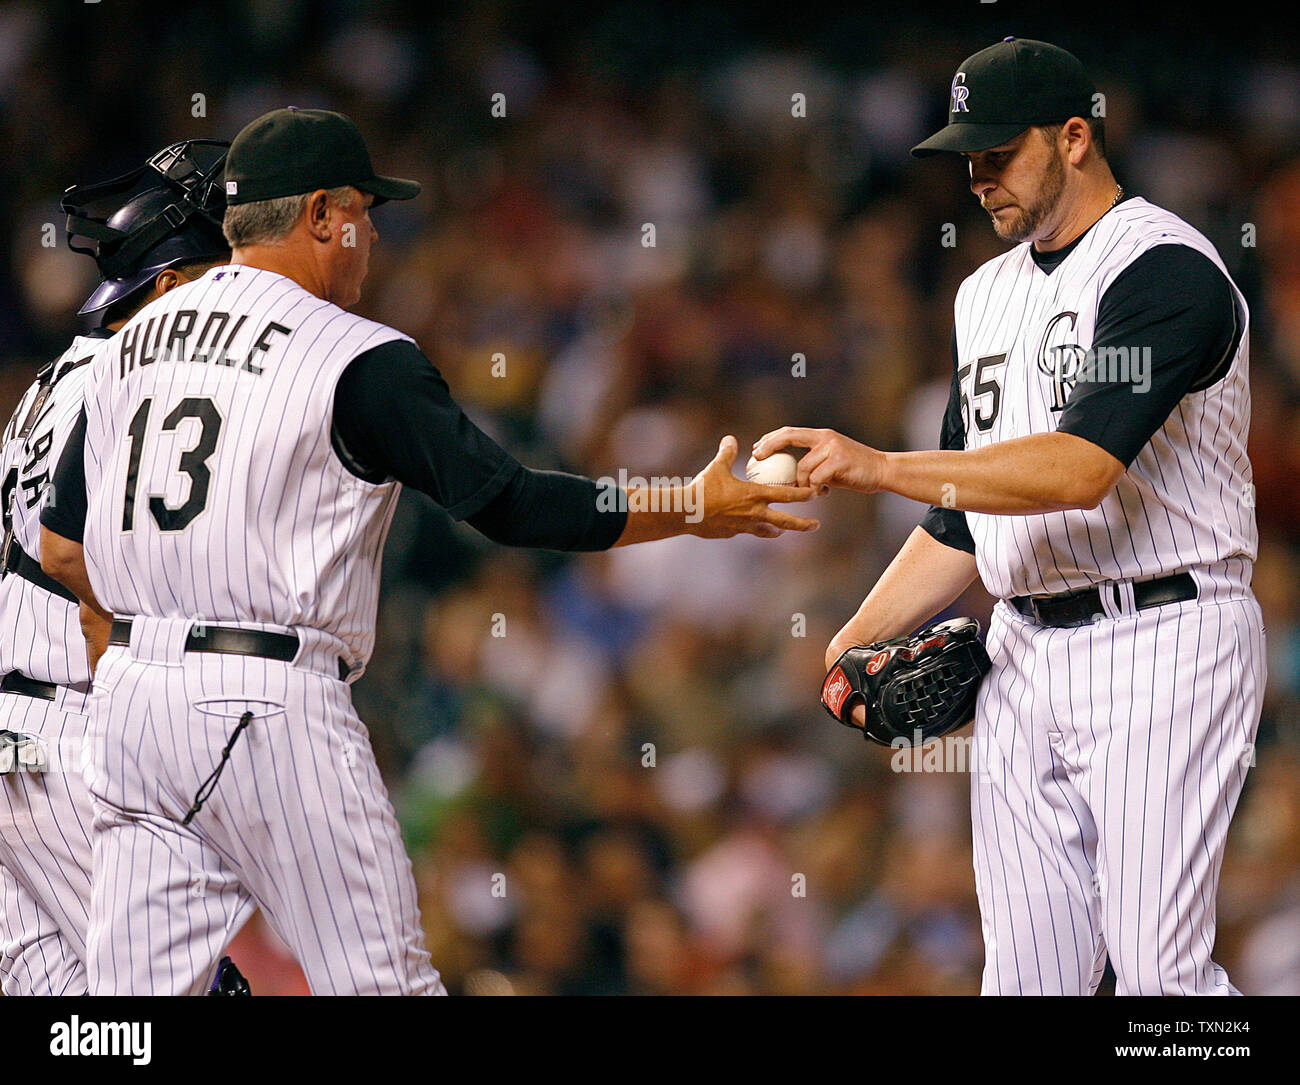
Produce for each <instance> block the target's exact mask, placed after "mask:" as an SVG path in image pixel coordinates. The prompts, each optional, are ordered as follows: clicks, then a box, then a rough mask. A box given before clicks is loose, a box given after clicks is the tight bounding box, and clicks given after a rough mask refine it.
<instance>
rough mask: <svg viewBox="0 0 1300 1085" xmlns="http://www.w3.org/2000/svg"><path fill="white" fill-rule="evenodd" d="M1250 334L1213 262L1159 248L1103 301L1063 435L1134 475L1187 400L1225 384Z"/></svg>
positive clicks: (1177, 248) (1185, 250)
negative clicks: (1082, 441)
mask: <svg viewBox="0 0 1300 1085" xmlns="http://www.w3.org/2000/svg"><path fill="white" fill-rule="evenodd" d="M1242 329H1243V321H1242V319H1241V314H1240V313H1239V312H1238V309H1237V299H1236V296H1235V294H1234V293H1233V290H1232V286H1231V284H1230V283H1229V282H1228V279H1227V276H1225V275H1224V274H1223V272H1222V271H1220V270H1219V268H1218V267H1217V266H1216V265H1215V263H1214V262H1213V261H1212V260H1210V259H1209V257H1207V256H1205V255H1204V254H1203V253H1200V252H1197V251H1196V250H1195V249H1193V248H1191V247H1189V246H1187V245H1179V244H1170V245H1157V246H1156V247H1155V248H1152V249H1149V250H1148V251H1147V252H1145V253H1143V254H1142V255H1141V256H1139V257H1138V258H1137V259H1136V260H1134V261H1133V262H1132V263H1131V264H1129V266H1128V267H1126V268H1125V269H1124V270H1123V271H1122V272H1121V273H1120V274H1119V275H1118V276H1117V277H1116V279H1115V281H1114V282H1113V283H1111V285H1110V286H1109V287H1108V288H1107V289H1106V292H1105V293H1104V294H1102V296H1101V300H1100V302H1099V303H1098V306H1097V326H1096V329H1095V332H1094V335H1093V344H1092V358H1093V361H1092V362H1091V363H1085V372H1086V376H1087V379H1083V380H1079V381H1077V382H1076V383H1075V385H1074V388H1073V389H1072V391H1071V393H1070V398H1069V399H1068V400H1067V401H1066V404H1065V409H1064V410H1063V411H1062V412H1061V420H1060V423H1059V425H1058V427H1057V428H1058V429H1059V430H1060V432H1062V433H1072V434H1074V435H1075V436H1077V437H1083V438H1085V439H1086V440H1089V441H1091V442H1092V443H1093V444H1095V445H1098V446H1099V447H1101V448H1103V449H1105V450H1106V451H1107V452H1109V453H1110V454H1111V455H1112V456H1114V457H1115V458H1116V459H1117V460H1119V461H1120V462H1121V463H1123V464H1124V466H1125V467H1127V466H1129V465H1130V464H1131V463H1132V462H1133V461H1134V460H1135V459H1136V458H1137V455H1138V453H1139V452H1141V451H1142V448H1143V447H1144V446H1145V445H1146V443H1147V442H1148V441H1150V440H1151V438H1152V436H1153V435H1154V434H1155V432H1156V431H1157V430H1158V429H1160V427H1161V426H1163V425H1164V424H1165V420H1166V419H1168V417H1169V415H1170V413H1171V412H1172V411H1173V410H1174V408H1175V407H1176V406H1177V405H1178V401H1179V400H1180V399H1182V398H1183V396H1185V395H1187V394H1188V393H1189V392H1196V391H1200V390H1202V389H1204V388H1208V387H1210V386H1211V385H1213V384H1214V383H1216V382H1217V381H1219V380H1221V379H1222V378H1223V376H1224V374H1225V373H1226V372H1227V370H1228V366H1229V365H1230V364H1231V362H1232V357H1233V355H1234V354H1235V353H1236V350H1237V345H1238V344H1239V343H1240V341H1241V335H1242ZM1103 348H1110V350H1111V352H1112V353H1110V355H1109V359H1108V357H1107V353H1106V351H1105V350H1104V349H1103ZM1115 348H1123V349H1122V350H1118V349H1115ZM1148 352H1149V353H1148Z"/></svg>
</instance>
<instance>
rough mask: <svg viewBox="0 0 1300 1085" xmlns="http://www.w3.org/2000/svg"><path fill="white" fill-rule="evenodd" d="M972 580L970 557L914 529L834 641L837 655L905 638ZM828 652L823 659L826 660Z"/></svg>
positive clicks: (973, 566)
mask: <svg viewBox="0 0 1300 1085" xmlns="http://www.w3.org/2000/svg"><path fill="white" fill-rule="evenodd" d="M975 577H976V568H975V555H974V554H968V553H966V551H964V550H957V549H955V548H953V547H951V546H948V545H946V544H944V543H941V542H939V541H938V540H937V539H935V538H934V537H933V536H932V535H931V534H930V533H929V532H928V531H926V530H925V528H923V527H918V528H916V529H915V530H914V531H913V532H912V534H911V535H910V536H908V539H907V542H905V543H904V544H903V546H902V549H900V550H899V551H898V555H897V556H896V557H895V558H894V560H893V561H892V562H890V564H889V568H887V569H886V570H885V571H884V573H882V574H881V576H880V579H879V580H877V581H876V585H875V587H873V588H872V589H871V592H870V593H869V594H868V595H867V597H866V599H864V600H863V601H862V605H861V606H860V607H858V610H857V613H856V614H854V615H853V617H852V618H850V619H849V620H848V621H847V622H846V623H845V624H844V628H843V629H841V630H840V631H839V633H837V634H836V635H835V638H834V640H833V641H832V645H833V646H838V647H839V651H836V652H835V655H837V656H838V655H839V652H840V651H843V650H844V648H848V647H850V646H851V645H854V644H870V643H872V642H874V641H878V640H885V639H887V638H890V637H901V636H903V635H904V634H906V633H910V632H911V631H912V630H913V629H915V628H916V627H917V626H919V625H921V624H923V623H924V622H925V621H926V620H927V619H929V618H932V617H934V615H936V614H938V613H939V612H940V611H942V610H943V609H944V608H945V607H947V606H949V605H950V604H951V603H952V602H953V601H954V600H955V599H956V598H957V597H958V596H959V595H961V593H962V592H964V591H965V590H966V589H967V588H968V587H970V585H971V582H972V581H974V579H975ZM829 651H830V650H829V649H828V654H829Z"/></svg>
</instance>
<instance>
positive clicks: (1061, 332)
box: [955, 197, 1258, 599]
mask: <svg viewBox="0 0 1300 1085" xmlns="http://www.w3.org/2000/svg"><path fill="white" fill-rule="evenodd" d="M1162 244H1164V245H1167V244H1182V245H1188V246H1190V247H1191V248H1193V249H1196V250H1197V251H1198V252H1201V253H1203V254H1204V255H1205V256H1207V257H1208V258H1209V259H1210V260H1212V261H1213V262H1214V263H1215V264H1216V265H1217V266H1218V267H1219V268H1220V270H1222V271H1223V273H1224V274H1225V275H1227V269H1226V268H1225V267H1224V265H1223V261H1222V260H1221V259H1220V258H1219V254H1218V253H1217V252H1216V251H1215V248H1214V246H1213V245H1212V244H1211V243H1210V242H1209V241H1208V240H1207V239H1206V238H1205V237H1204V236H1203V235H1201V234H1200V233H1199V232H1198V231H1196V230H1195V229H1193V228H1192V227H1191V226H1189V225H1188V224H1187V223H1185V222H1184V221H1182V219H1180V218H1178V217H1177V216H1176V215H1174V214H1172V213H1170V212H1169V211H1166V210H1164V209H1162V208H1159V207H1156V206H1155V205H1153V204H1151V203H1149V202H1147V201H1146V200H1144V199H1140V198H1137V197H1133V198H1130V199H1128V200H1126V201H1124V202H1123V203H1120V204H1118V205H1117V206H1116V207H1114V208H1112V209H1111V210H1110V211H1108V212H1107V213H1106V214H1105V215H1104V216H1103V217H1102V218H1101V220H1100V221H1098V222H1097V223H1096V224H1095V225H1094V226H1093V227H1092V228H1091V229H1090V230H1089V231H1088V232H1087V233H1086V234H1084V236H1083V238H1082V240H1081V241H1080V242H1079V244H1078V246H1077V247H1076V248H1075V249H1074V251H1072V252H1071V253H1069V255H1067V256H1066V258H1065V259H1064V260H1063V261H1062V262H1061V263H1060V265H1058V266H1057V267H1056V269H1055V270H1054V271H1053V272H1052V274H1050V275H1048V274H1045V273H1044V272H1043V271H1042V270H1040V269H1039V268H1038V266H1037V265H1036V264H1035V263H1034V261H1033V259H1032V257H1031V255H1030V249H1031V245H1030V243H1029V242H1026V243H1023V244H1020V245H1017V246H1016V247H1015V248H1014V249H1012V250H1010V251H1009V252H1007V253H1004V254H1003V255H1001V256H999V257H997V258H996V259H993V260H990V261H989V262H988V263H986V264H984V265H983V266H982V267H981V268H980V269H979V270H978V271H976V272H975V273H974V274H973V275H971V276H970V277H969V278H968V279H966V281H965V282H963V283H962V285H961V287H960V288H959V289H958V291H957V300H956V307H955V308H956V333H957V363H958V374H959V377H960V382H961V394H962V398H963V400H964V401H965V402H966V404H967V406H966V408H965V409H964V410H963V416H964V425H965V440H966V447H967V448H968V449H973V448H980V447H983V446H985V445H989V444H993V443H994V442H997V441H1005V440H1009V439H1012V438H1015V437H1024V436H1027V435H1029V434H1034V433H1047V432H1051V431H1053V430H1055V429H1056V427H1057V424H1058V422H1059V420H1060V410H1059V406H1060V403H1061V395H1062V388H1061V386H1060V381H1059V380H1058V376H1059V373H1060V370H1059V369H1057V368H1056V367H1055V365H1054V364H1053V360H1054V359H1057V358H1060V357H1062V356H1063V354H1062V351H1060V350H1059V348H1062V347H1067V348H1068V347H1074V348H1079V349H1082V350H1086V349H1087V348H1089V347H1090V346H1091V344H1092V340H1093V332H1094V328H1095V324H1096V319H1097V307H1098V304H1099V302H1100V300H1101V296H1102V294H1103V293H1105V291H1106V288H1107V287H1108V286H1110V284H1111V283H1112V282H1114V280H1115V279H1116V277H1117V276H1118V275H1119V274H1120V273H1121V272H1122V271H1123V270H1124V269H1125V268H1126V267H1127V266H1128V265H1129V264H1131V263H1132V262H1133V261H1134V260H1135V259H1136V258H1137V257H1139V256H1140V255H1141V254H1142V253H1144V252H1146V251H1147V250H1148V249H1150V248H1152V247H1154V246H1157V245H1162ZM1229 281H1231V278H1230V277H1229ZM1232 289H1233V293H1234V294H1235V296H1236V298H1237V302H1238V305H1239V312H1240V313H1241V314H1242V319H1243V320H1245V319H1248V318H1247V316H1246V314H1247V309H1246V304H1245V300H1244V299H1243V298H1242V297H1241V292H1240V291H1239V290H1238V289H1237V287H1236V284H1235V283H1234V284H1233V286H1232ZM1248 338H1249V337H1248V328H1243V329H1242V335H1241V339H1240V342H1239V345H1238V347H1237V349H1236V353H1235V355H1234V357H1233V358H1232V361H1231V363H1230V365H1229V367H1228V370H1227V372H1226V374H1225V376H1224V377H1223V378H1222V379H1221V380H1219V381H1218V382H1216V383H1215V384H1213V385H1211V386H1210V387H1209V388H1206V389H1204V390H1203V391H1199V392H1192V393H1189V394H1187V395H1185V396H1184V397H1183V398H1182V399H1181V400H1180V401H1179V403H1178V404H1177V406H1176V407H1175V408H1174V409H1173V411H1172V413H1171V414H1170V416H1169V418H1168V419H1167V420H1166V421H1165V423H1164V425H1163V426H1161V428H1160V429H1159V430H1158V431H1157V432H1156V433H1155V434H1154V436H1153V437H1152V438H1151V440H1150V441H1149V442H1148V443H1147V444H1146V446H1145V447H1144V448H1143V449H1142V450H1141V452H1140V453H1139V454H1138V456H1137V458H1136V459H1135V460H1134V461H1133V463H1132V464H1131V465H1130V467H1129V469H1128V470H1127V471H1126V472H1125V473H1124V474H1123V475H1122V476H1121V477H1120V480H1119V482H1118V484H1117V485H1116V486H1115V488H1114V489H1113V490H1112V491H1111V493H1110V494H1108V495H1107V496H1106V497H1105V499H1104V500H1103V501H1102V502H1101V504H1100V505H1099V506H1098V507H1097V508H1095V509H1086V510H1071V511H1068V512H1053V513H1047V514H1045V515H1032V516H994V515H985V514H979V513H972V512H968V513H966V522H967V524H968V525H969V528H970V532H971V536H972V537H973V538H974V540H975V556H976V563H977V566H978V568H979V574H980V578H981V580H983V582H984V585H985V587H986V588H987V589H988V590H989V592H990V593H992V594H993V595H996V596H999V597H1002V598H1006V597H1009V596H1015V595H1038V594H1046V593H1055V592H1063V591H1071V590H1074V589H1077V588H1083V587H1087V586H1088V585H1090V584H1096V583H1099V582H1101V581H1105V580H1121V579H1145V578H1148V577H1155V576H1162V575H1166V574H1168V573H1172V572H1175V571H1177V570H1180V569H1185V568H1192V567H1201V569H1202V576H1201V577H1200V578H1199V579H1200V580H1201V582H1202V585H1203V590H1202V599H1207V598H1211V597H1213V596H1215V595H1216V594H1222V595H1223V596H1224V597H1227V596H1232V595H1237V596H1240V595H1241V594H1242V593H1243V591H1244V589H1246V588H1248V587H1249V584H1250V576H1251V567H1252V562H1253V561H1254V558H1255V554H1256V550H1257V544H1258V536H1257V533H1256V528H1255V510H1254V490H1253V487H1252V485H1251V470H1250V463H1249V461H1248V460H1247V458H1246V437H1247V432H1248V430H1249V428H1250V386H1249V383H1248V353H1249V348H1248ZM1140 346H1141V344H1133V347H1134V348H1140ZM1071 354H1072V352H1071V351H1069V350H1068V349H1067V350H1066V351H1065V352H1064V355H1065V356H1070V355H1071ZM1111 364H1112V365H1114V364H1115V362H1114V361H1112V363H1111ZM1134 394H1139V393H1136V392H1135V393H1134ZM1054 408H1058V409H1054ZM1206 585H1208V586H1209V590H1208V591H1207V590H1205V586H1206Z"/></svg>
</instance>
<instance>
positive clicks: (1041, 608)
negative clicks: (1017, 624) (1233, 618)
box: [1009, 573, 1196, 629]
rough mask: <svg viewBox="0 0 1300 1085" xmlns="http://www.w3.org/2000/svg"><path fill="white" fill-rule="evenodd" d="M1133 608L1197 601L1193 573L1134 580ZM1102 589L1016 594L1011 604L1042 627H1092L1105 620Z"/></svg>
mask: <svg viewBox="0 0 1300 1085" xmlns="http://www.w3.org/2000/svg"><path fill="white" fill-rule="evenodd" d="M1129 583H1131V584H1132V586H1133V605H1134V606H1135V607H1136V608H1137V609H1138V610H1146V609H1148V608H1149V607H1158V606H1163V605H1164V604H1165V603H1181V602H1184V601H1186V600H1188V599H1195V598H1196V581H1195V580H1193V579H1192V574H1191V573H1174V574H1173V575H1172V576H1163V577H1160V578H1158V579H1156V580H1133V581H1130V582H1129ZM1117 587H1118V585H1116V584H1107V585H1105V590H1107V591H1112V592H1113V591H1115V589H1116V588H1117ZM1101 592H1102V589H1101V588H1084V589H1082V590H1081V591H1072V592H1065V593H1063V594H1061V595H1017V596H1015V597H1014V598H1012V599H1010V600H1009V602H1010V603H1011V605H1012V606H1013V607H1015V608H1016V609H1017V610H1018V611H1020V613H1021V614H1023V615H1024V616H1025V617H1026V618H1029V619H1030V620H1031V621H1035V622H1037V623H1038V624H1039V625H1051V626H1056V627H1057V628H1058V629H1068V628H1071V627H1073V626H1078V625H1091V624H1092V623H1093V622H1095V621H1096V620H1097V619H1098V618H1101V617H1104V616H1105V614H1106V611H1105V608H1104V607H1103V606H1102V603H1101Z"/></svg>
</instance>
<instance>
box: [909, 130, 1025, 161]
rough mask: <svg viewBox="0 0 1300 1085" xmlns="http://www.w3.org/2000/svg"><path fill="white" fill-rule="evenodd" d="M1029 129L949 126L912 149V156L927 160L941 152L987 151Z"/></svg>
mask: <svg viewBox="0 0 1300 1085" xmlns="http://www.w3.org/2000/svg"><path fill="white" fill-rule="evenodd" d="M1029 127H1031V126H1030V125H1028V124H970V123H959V124H950V125H948V127H947V128H941V129H939V131H937V132H935V134H934V135H932V136H931V137H930V138H929V139H927V140H925V141H923V142H921V143H918V144H917V145H916V146H915V147H913V148H912V154H913V156H914V157H916V158H927V157H929V156H930V155H932V154H940V153H941V152H943V151H951V152H953V153H955V154H973V153H974V152H976V151H987V150H988V149H989V148H990V147H997V146H1000V145H1001V144H1003V143H1010V142H1011V140H1013V139H1015V138H1016V136H1018V135H1020V133H1021V132H1023V131H1025V129H1027V128H1029Z"/></svg>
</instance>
